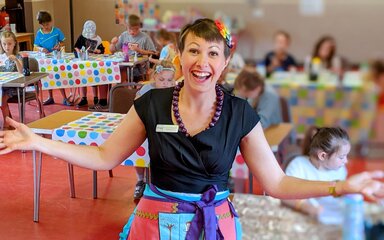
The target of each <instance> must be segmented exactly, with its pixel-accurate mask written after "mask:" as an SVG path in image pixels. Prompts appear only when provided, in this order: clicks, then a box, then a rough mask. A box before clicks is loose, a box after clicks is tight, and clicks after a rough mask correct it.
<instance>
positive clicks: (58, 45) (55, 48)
mask: <svg viewBox="0 0 384 240" xmlns="http://www.w3.org/2000/svg"><path fill="white" fill-rule="evenodd" d="M52 49H53V50H57V51H59V50H60V44H59V43H58V44H56V45H55V46H54V47H53V48H52Z"/></svg>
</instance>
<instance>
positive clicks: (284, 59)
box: [264, 30, 297, 77]
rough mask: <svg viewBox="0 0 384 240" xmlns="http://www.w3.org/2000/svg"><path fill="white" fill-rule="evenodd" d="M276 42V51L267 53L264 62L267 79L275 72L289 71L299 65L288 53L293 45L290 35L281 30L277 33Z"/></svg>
mask: <svg viewBox="0 0 384 240" xmlns="http://www.w3.org/2000/svg"><path fill="white" fill-rule="evenodd" d="M274 41H275V48H274V50H273V51H271V52H269V53H267V55H266V56H265V60H264V64H265V67H266V70H267V73H266V74H267V77H269V76H270V75H271V74H272V73H273V72H275V71H289V70H290V69H292V68H295V67H296V65H297V64H296V61H295V59H294V58H293V56H292V55H291V54H289V53H288V48H289V45H290V44H291V36H290V35H289V33H287V32H285V31H281V30H280V31H278V32H276V33H275V36H274Z"/></svg>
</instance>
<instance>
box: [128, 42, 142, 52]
mask: <svg viewBox="0 0 384 240" xmlns="http://www.w3.org/2000/svg"><path fill="white" fill-rule="evenodd" d="M128 46H129V49H131V50H133V51H136V52H138V51H139V50H140V48H139V44H137V43H130V44H129V45H128Z"/></svg>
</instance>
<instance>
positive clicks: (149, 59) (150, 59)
mask: <svg viewBox="0 0 384 240" xmlns="http://www.w3.org/2000/svg"><path fill="white" fill-rule="evenodd" d="M148 61H150V62H151V63H154V64H160V63H161V61H160V60H159V59H155V58H152V55H150V56H149V58H148Z"/></svg>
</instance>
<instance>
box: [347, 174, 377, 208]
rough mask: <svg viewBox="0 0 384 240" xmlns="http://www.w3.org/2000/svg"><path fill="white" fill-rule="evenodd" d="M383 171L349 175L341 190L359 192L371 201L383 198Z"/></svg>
mask: <svg viewBox="0 0 384 240" xmlns="http://www.w3.org/2000/svg"><path fill="white" fill-rule="evenodd" d="M380 178H384V171H371V172H362V173H359V174H355V175H352V176H350V177H349V178H348V179H347V180H346V181H345V182H344V184H343V187H342V188H343V189H342V192H346V193H361V194H363V195H364V196H365V197H366V198H368V199H369V200H372V201H379V200H381V199H384V182H381V181H379V180H377V179H380Z"/></svg>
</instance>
